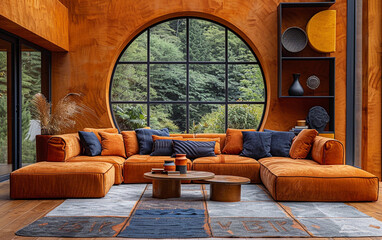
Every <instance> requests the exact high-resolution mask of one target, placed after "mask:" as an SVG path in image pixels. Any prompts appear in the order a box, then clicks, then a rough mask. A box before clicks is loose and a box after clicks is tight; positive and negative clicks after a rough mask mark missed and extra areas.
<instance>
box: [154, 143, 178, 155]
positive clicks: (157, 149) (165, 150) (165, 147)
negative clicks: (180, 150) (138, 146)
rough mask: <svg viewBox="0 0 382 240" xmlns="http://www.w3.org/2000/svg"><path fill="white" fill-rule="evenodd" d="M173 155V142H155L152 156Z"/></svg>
mask: <svg viewBox="0 0 382 240" xmlns="http://www.w3.org/2000/svg"><path fill="white" fill-rule="evenodd" d="M172 153H173V151H172V140H171V139H159V140H156V141H154V147H153V152H152V153H150V156H171V155H172Z"/></svg>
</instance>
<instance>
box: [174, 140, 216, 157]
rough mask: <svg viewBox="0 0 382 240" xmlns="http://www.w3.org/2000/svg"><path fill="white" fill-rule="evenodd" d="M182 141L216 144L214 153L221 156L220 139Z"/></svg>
mask: <svg viewBox="0 0 382 240" xmlns="http://www.w3.org/2000/svg"><path fill="white" fill-rule="evenodd" d="M180 141H195V142H215V147H214V153H215V154H216V155H218V154H221V151H220V138H216V137H215V138H207V137H206V138H183V139H180Z"/></svg>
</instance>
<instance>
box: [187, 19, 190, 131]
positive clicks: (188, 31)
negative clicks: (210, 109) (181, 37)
mask: <svg viewBox="0 0 382 240" xmlns="http://www.w3.org/2000/svg"><path fill="white" fill-rule="evenodd" d="M189 38H190V19H189V18H186V132H187V133H189V131H190V104H189V101H190V95H189V89H190V88H189V83H190V65H189V62H190V39H189Z"/></svg>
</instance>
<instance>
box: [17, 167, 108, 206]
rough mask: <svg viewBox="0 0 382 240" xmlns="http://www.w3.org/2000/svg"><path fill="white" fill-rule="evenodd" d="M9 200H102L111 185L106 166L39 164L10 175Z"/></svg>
mask: <svg viewBox="0 0 382 240" xmlns="http://www.w3.org/2000/svg"><path fill="white" fill-rule="evenodd" d="M10 183H11V184H10V197H11V198H12V199H32V198H93V197H94V198H95V197H104V196H105V195H106V193H107V192H108V191H109V189H110V187H111V186H112V185H113V184H114V168H113V165H112V164H110V163H93V164H88V163H72V162H39V163H35V164H31V165H28V166H25V167H23V168H20V169H18V170H16V171H14V172H12V173H11V176H10Z"/></svg>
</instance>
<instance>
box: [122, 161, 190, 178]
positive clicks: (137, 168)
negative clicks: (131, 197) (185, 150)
mask: <svg viewBox="0 0 382 240" xmlns="http://www.w3.org/2000/svg"><path fill="white" fill-rule="evenodd" d="M165 160H175V158H170V157H169V156H150V155H133V156H131V157H129V158H128V159H127V160H126V161H125V163H124V182H125V183H150V182H151V180H150V179H146V178H144V177H143V174H144V173H146V172H150V171H151V169H152V168H163V164H164V161H165ZM191 167H192V162H191V160H190V159H187V169H188V170H191ZM188 182H189V181H188Z"/></svg>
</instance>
